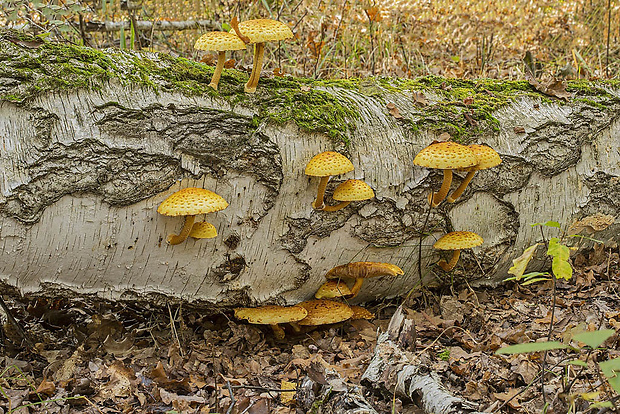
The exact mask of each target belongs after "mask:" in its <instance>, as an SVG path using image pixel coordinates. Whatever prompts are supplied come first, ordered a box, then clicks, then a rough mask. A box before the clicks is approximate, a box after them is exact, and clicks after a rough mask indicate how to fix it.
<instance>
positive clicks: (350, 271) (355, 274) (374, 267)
mask: <svg viewBox="0 0 620 414" xmlns="http://www.w3.org/2000/svg"><path fill="white" fill-rule="evenodd" d="M403 274H405V272H403V270H402V269H401V268H400V267H398V266H396V265H393V264H391V263H380V262H351V263H347V264H343V265H340V266H336V267H334V268H333V269H332V270H330V271H329V272H327V273H326V274H325V277H326V278H327V279H339V278H347V279H364V278H368V277H376V276H397V275H403Z"/></svg>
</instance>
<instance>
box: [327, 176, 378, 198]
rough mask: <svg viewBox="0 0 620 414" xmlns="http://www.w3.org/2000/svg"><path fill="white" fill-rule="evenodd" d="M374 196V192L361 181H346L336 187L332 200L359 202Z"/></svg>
mask: <svg viewBox="0 0 620 414" xmlns="http://www.w3.org/2000/svg"><path fill="white" fill-rule="evenodd" d="M374 196H375V192H374V191H372V188H370V186H369V185H368V184H366V183H365V182H363V181H362V180H347V181H345V182H344V183H342V184H340V185H339V186H338V187H336V189H335V190H334V194H333V195H332V198H333V199H334V200H337V201H361V200H370V199H371V198H373V197H374Z"/></svg>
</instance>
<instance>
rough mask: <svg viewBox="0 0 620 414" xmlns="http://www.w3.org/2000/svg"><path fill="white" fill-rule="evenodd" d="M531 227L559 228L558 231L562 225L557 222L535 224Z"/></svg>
mask: <svg viewBox="0 0 620 414" xmlns="http://www.w3.org/2000/svg"><path fill="white" fill-rule="evenodd" d="M530 226H532V227H536V226H545V227H557V228H558V229H560V228H561V226H560V223H558V222H557V221H547V222H545V223H534V224H530Z"/></svg>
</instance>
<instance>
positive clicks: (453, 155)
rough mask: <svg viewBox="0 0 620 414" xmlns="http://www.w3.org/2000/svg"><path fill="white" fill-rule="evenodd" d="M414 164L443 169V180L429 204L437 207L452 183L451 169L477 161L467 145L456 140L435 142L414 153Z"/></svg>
mask: <svg viewBox="0 0 620 414" xmlns="http://www.w3.org/2000/svg"><path fill="white" fill-rule="evenodd" d="M413 163H414V164H415V165H420V166H422V167H426V168H437V169H440V170H443V182H442V184H441V188H440V189H439V191H438V192H436V193H435V195H434V197H433V199H432V200H431V205H432V206H433V207H437V206H438V205H439V204H440V203H441V202H442V201H443V199H444V198H446V196H447V195H448V191H450V184H452V170H453V169H456V168H467V167H471V166H473V165H476V164H477V163H478V160H477V159H476V156H475V155H474V152H473V151H472V150H471V149H470V148H469V147H467V146H465V145H461V144H457V143H456V142H451V141H448V142H435V143H433V144H431V145H429V146H428V147H426V148H424V149H423V150H422V151H420V152H419V153H418V155H416V157H415V159H414V160H413Z"/></svg>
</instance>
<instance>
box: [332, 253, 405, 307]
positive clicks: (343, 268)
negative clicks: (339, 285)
mask: <svg viewBox="0 0 620 414" xmlns="http://www.w3.org/2000/svg"><path fill="white" fill-rule="evenodd" d="M404 273H405V272H403V270H402V269H401V268H400V267H398V266H396V265H393V264H391V263H380V262H351V263H347V264H343V265H340V266H336V267H334V268H333V269H332V270H330V271H329V272H327V274H325V277H326V278H327V279H341V278H342V279H355V284H354V285H353V287H352V288H351V295H352V296H351V297H352V298H354V297H355V296H357V294H358V293H359V291H360V289H361V288H362V284H363V283H364V279H366V278H369V277H377V276H397V275H402V274H404Z"/></svg>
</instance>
